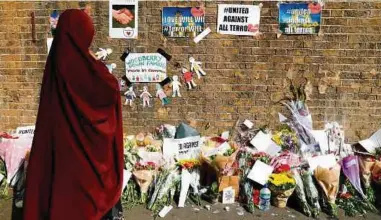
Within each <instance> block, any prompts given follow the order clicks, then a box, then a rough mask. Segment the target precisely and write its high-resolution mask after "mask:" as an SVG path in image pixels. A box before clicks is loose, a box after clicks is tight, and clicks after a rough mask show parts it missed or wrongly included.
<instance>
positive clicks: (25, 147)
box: [0, 137, 33, 186]
mask: <svg viewBox="0 0 381 220" xmlns="http://www.w3.org/2000/svg"><path fill="white" fill-rule="evenodd" d="M32 140H33V138H32V137H23V138H18V139H15V138H13V137H9V138H7V139H5V138H3V139H2V140H1V142H0V158H1V159H2V160H3V161H4V162H5V167H6V169H7V172H6V173H7V183H8V184H10V185H11V186H12V185H14V183H16V182H17V179H16V178H17V176H18V175H16V174H17V171H18V170H19V168H20V166H21V165H22V164H23V162H24V161H25V157H26V155H27V153H28V152H29V151H30V149H31V145H32Z"/></svg>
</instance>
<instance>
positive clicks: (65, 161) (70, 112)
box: [24, 9, 124, 220]
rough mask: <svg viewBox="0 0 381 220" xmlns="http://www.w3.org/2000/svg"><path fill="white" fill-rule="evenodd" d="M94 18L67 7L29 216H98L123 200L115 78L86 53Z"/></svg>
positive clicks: (93, 219)
mask: <svg viewBox="0 0 381 220" xmlns="http://www.w3.org/2000/svg"><path fill="white" fill-rule="evenodd" d="M93 37H94V26H93V24H92V20H91V18H90V17H89V16H88V15H87V14H86V13H85V12H83V11H81V10H74V9H73V10H66V11H65V12H64V13H63V14H62V15H61V16H60V19H59V22H58V26H57V34H56V36H55V38H54V41H53V44H52V48H51V51H50V54H49V57H48V60H47V63H46V67H45V72H44V77H43V82H42V88H41V96H40V106H39V110H38V116H37V122H36V129H35V136H34V140H33V145H32V151H31V155H30V161H29V166H28V170H27V181H26V193H25V201H24V219H25V220H43V219H51V220H99V219H101V218H102V217H103V215H105V214H106V212H108V211H109V210H110V209H111V208H112V207H113V206H114V205H115V204H116V203H117V201H118V200H119V199H120V195H121V188H122V175H123V174H122V173H123V166H124V163H123V134H122V133H123V131H122V114H121V104H120V95H119V91H118V90H119V86H118V82H117V80H116V79H115V77H113V76H112V75H111V74H110V73H109V72H108V70H107V68H106V66H105V65H104V64H103V63H101V62H100V61H96V60H95V59H94V58H93V57H92V56H91V55H90V53H89V47H90V44H91V42H92V40H93Z"/></svg>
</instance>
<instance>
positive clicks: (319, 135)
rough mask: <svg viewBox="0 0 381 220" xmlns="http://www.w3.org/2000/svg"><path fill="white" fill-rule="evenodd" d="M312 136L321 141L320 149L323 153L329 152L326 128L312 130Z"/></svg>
mask: <svg viewBox="0 0 381 220" xmlns="http://www.w3.org/2000/svg"><path fill="white" fill-rule="evenodd" d="M311 134H312V136H313V137H314V138H315V140H316V142H318V143H319V146H320V150H321V152H322V153H323V154H327V153H328V150H329V146H328V137H327V134H326V133H325V131H324V130H312V131H311Z"/></svg>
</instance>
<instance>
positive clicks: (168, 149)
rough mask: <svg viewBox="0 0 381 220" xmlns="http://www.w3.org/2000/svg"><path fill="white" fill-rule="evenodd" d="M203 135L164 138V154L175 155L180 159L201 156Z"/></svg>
mask: <svg viewBox="0 0 381 220" xmlns="http://www.w3.org/2000/svg"><path fill="white" fill-rule="evenodd" d="M200 151H201V137H200V136H194V137H187V138H181V139H169V138H164V143H163V154H164V156H175V157H176V158H178V159H194V158H198V157H199V156H200Z"/></svg>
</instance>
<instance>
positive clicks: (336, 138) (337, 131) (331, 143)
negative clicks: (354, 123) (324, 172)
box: [323, 122, 349, 156]
mask: <svg viewBox="0 0 381 220" xmlns="http://www.w3.org/2000/svg"><path fill="white" fill-rule="evenodd" d="M324 130H325V132H326V134H327V137H328V147H329V148H328V152H323V153H326V154H330V153H333V154H335V155H338V154H340V155H343V156H347V154H348V153H349V152H344V150H345V149H344V130H343V127H342V126H340V125H339V123H337V122H331V123H327V124H326V125H325V128H324Z"/></svg>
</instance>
